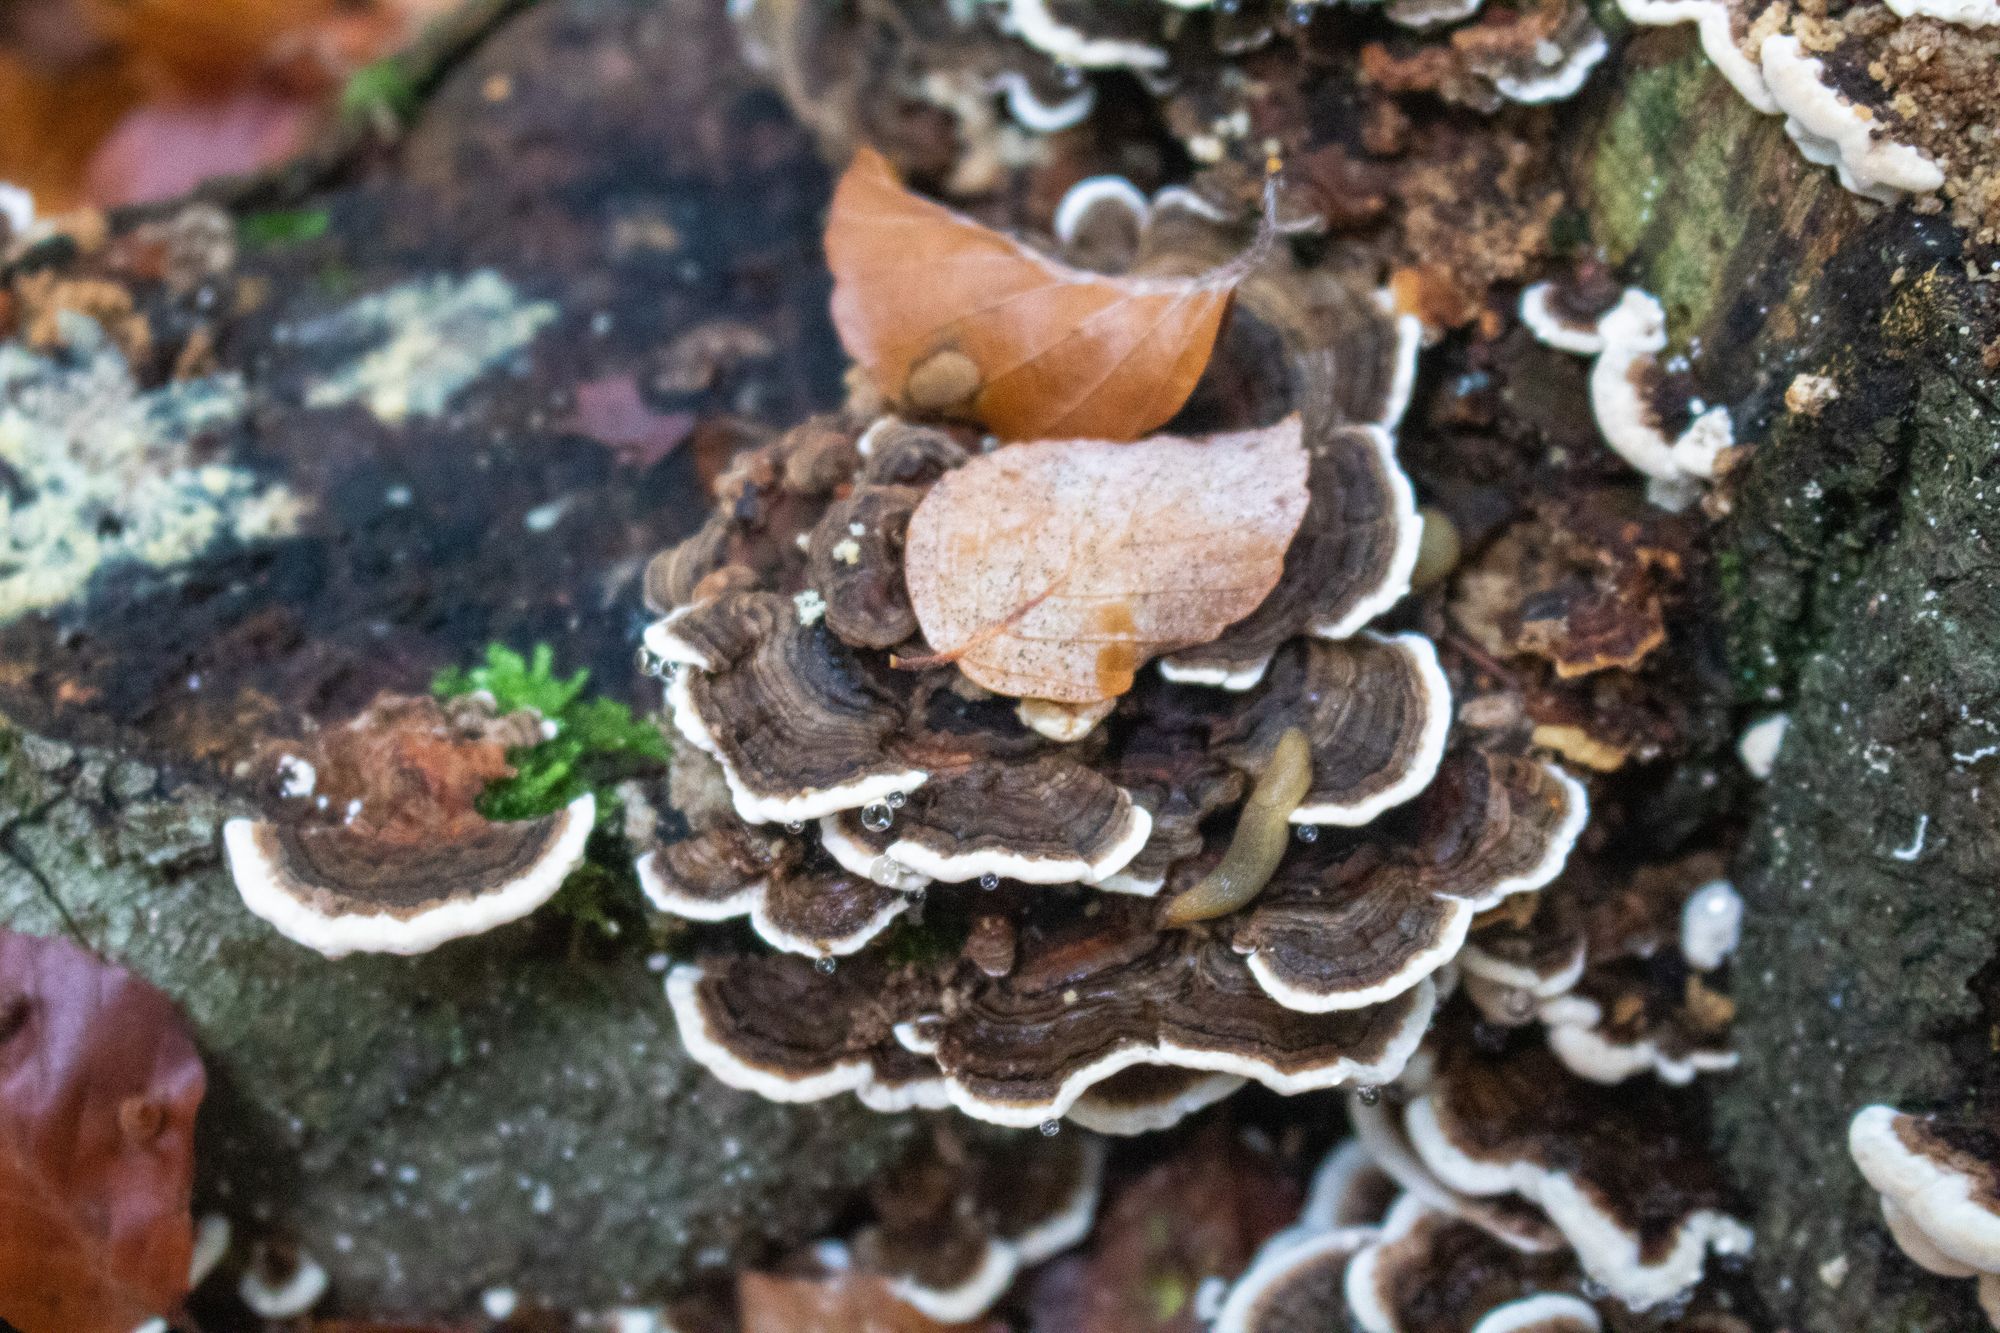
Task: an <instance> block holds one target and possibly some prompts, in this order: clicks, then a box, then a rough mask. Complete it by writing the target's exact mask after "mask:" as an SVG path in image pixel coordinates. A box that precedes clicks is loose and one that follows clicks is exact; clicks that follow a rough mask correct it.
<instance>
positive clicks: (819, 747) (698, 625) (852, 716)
mask: <svg viewBox="0 0 2000 1333" xmlns="http://www.w3.org/2000/svg"><path fill="white" fill-rule="evenodd" d="M811 605H812V603H811V600H810V599H809V598H808V597H807V596H806V594H803V593H802V594H800V595H799V597H797V598H789V597H781V596H778V595H777V594H774V593H767V592H750V591H745V592H729V593H724V594H722V595H721V596H719V597H716V598H714V599H713V600H711V601H708V602H703V603H700V604H698V605H696V606H692V607H690V608H688V609H687V611H686V612H685V613H684V614H683V615H681V616H680V617H679V618H678V619H676V620H675V622H674V625H673V642H672V643H671V644H669V653H668V655H667V659H666V660H667V661H669V662H670V663H673V664H674V666H675V670H674V676H673V679H672V681H671V683H670V684H669V685H668V687H667V700H668V703H669V705H670V706H671V707H672V709H673V715H674V725H675V726H676V727H677V728H679V730H680V733H681V735H682V736H684V737H686V738H687V740H688V741H689V742H690V743H691V744H693V745H694V746H696V747H697V748H699V749H702V750H705V751H707V752H708V753H710V754H712V755H714V756H715V757H716V758H717V759H718V760H720V761H721V763H722V771H723V775H724V776H725V778H726V779H727V780H728V782H729V790H730V793H731V795H732V796H734V798H735V801H736V811H737V813H738V814H739V815H741V816H742V817H743V819H745V820H746V821H748V822H750V823H753V824H764V823H771V822H781V823H796V822H799V821H802V820H807V819H817V818H818V817H819V816H821V815H828V814H833V813H834V812H836V811H839V810H851V809H856V808H859V807H861V806H866V805H871V804H873V803H875V802H877V801H882V800H885V799H886V798H888V797H889V796H891V795H895V794H900V793H905V792H909V791H913V790H915V789H916V788H917V787H919V786H921V785H923V783H924V781H925V780H926V779H927V778H928V777H929V776H930V774H929V773H928V772H926V771H925V770H923V769H921V768H916V767H913V766H912V765H911V764H910V763H909V762H908V761H906V760H902V759H900V758H898V757H897V756H895V755H894V754H891V753H889V751H888V747H887V742H888V741H889V740H890V738H891V737H893V736H894V735H895V734H896V731H897V729H898V727H899V725H900V724H901V721H902V710H901V709H900V708H899V707H898V706H897V704H896V702H895V699H894V698H893V696H892V695H891V694H890V692H889V689H890V687H889V686H888V684H887V683H886V682H880V683H878V682H877V681H876V680H875V679H873V678H872V677H871V676H870V674H869V673H868V672H867V670H866V668H865V667H864V665H863V664H862V663H861V662H860V661H859V660H858V659H857V658H855V657H854V655H853V653H852V651H851V650H850V649H849V648H848V647H847V646H846V645H845V644H843V643H841V642H840V640H839V639H838V638H836V637H835V636H834V635H833V633H831V632H830V631H829V630H828V629H827V628H825V627H823V626H821V625H819V624H818V623H817V622H818V615H817V614H815V613H814V612H813V611H812V610H811V609H810V607H811ZM820 607H821V610H822V611H823V609H824V603H823V602H822V603H820ZM697 657H698V658H699V659H700V660H699V661H697V660H696V658H697ZM703 663H706V665H703ZM743 718H756V719H758V724H757V725H756V726H755V727H745V726H741V725H738V720H739V719H743Z"/></svg>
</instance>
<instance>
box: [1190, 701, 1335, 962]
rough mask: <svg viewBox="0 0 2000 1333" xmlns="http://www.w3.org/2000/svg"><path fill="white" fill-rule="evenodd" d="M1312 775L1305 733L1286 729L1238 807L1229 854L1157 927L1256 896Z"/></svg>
mask: <svg viewBox="0 0 2000 1333" xmlns="http://www.w3.org/2000/svg"><path fill="white" fill-rule="evenodd" d="M1312 775H1313V766H1312V747H1311V746H1310V745H1308V744H1306V734H1305V732H1303V731H1301V730H1300V729H1299V728H1297V727H1289V728H1287V729H1286V731H1285V734H1284V735H1282V736H1280V737H1278V744H1277V746H1276V748H1274V749H1273V750H1272V751H1271V762H1270V763H1269V764H1267V765H1265V767H1264V771H1263V773H1262V774H1260V775H1259V776H1258V778H1257V785H1256V786H1255V787H1253V788H1252V789H1251V791H1250V799H1249V800H1247V801H1245V802H1244V803H1243V813H1242V814H1241V815H1239V816H1237V819H1236V834H1235V836H1234V837H1232V838H1230V840H1229V850H1228V851H1226V852H1224V853H1223V854H1222V860H1220V861H1219V862H1217V863H1216V866H1215V869H1213V870H1211V871H1209V872H1208V874H1206V875H1204V876H1203V877H1202V880H1201V882H1200V883H1199V884H1196V885H1195V886H1194V887H1193V888H1190V889H1187V890H1184V891H1183V892H1181V893H1179V894H1177V895H1175V897H1174V899H1173V901H1172V902H1170V903H1168V904H1167V910H1166V914H1165V915H1164V917H1162V919H1161V924H1163V925H1166V926H1169V927H1171V926H1185V925H1189V924H1191V923H1193V922H1196V921H1208V920H1211V919H1213V918H1215V917H1218V916H1227V915H1228V914H1229V913H1231V912H1233V911H1235V910H1236V909H1237V908H1239V907H1241V906H1243V905H1244V904H1245V903H1247V902H1249V901H1250V900H1251V899H1252V898H1255V897H1256V896H1257V895H1258V894H1259V893H1262V892H1263V891H1264V886H1265V885H1266V884H1268V883H1270V882H1271V876H1272V874H1273V873H1275V872H1276V870H1277V869H1278V862H1279V861H1281V860H1283V859H1284V855H1285V848H1286V846H1287V845H1289V844H1290V842H1291V838H1292V826H1291V818H1292V811H1294V810H1296V809H1298V808H1299V802H1301V801H1303V800H1304V799H1305V798H1306V793H1307V792H1308V791H1310V790H1311V789H1312Z"/></svg>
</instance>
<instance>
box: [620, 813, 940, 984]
mask: <svg viewBox="0 0 2000 1333" xmlns="http://www.w3.org/2000/svg"><path fill="white" fill-rule="evenodd" d="M836 860H837V858H833V857H830V856H828V855H826V854H825V853H823V852H821V851H820V849H818V848H816V847H812V846H810V845H808V844H806V843H803V842H800V841H798V840H796V839H788V838H779V837H774V836H772V835H770V834H767V833H764V832H762V831H760V830H759V829H757V828H755V827H753V826H750V825H746V824H740V823H733V824H725V825H723V826H721V827H719V828H714V829H710V830H708V831H707V832H704V833H701V834H698V835H696V836H695V837H692V838H688V839H686V840H684V841H681V842H677V843H674V844H672V845H670V846H667V847H663V848H660V849H658V850H656V851H651V852H647V853H646V854H645V855H643V856H641V857H640V858H639V863H638V866H637V870H638V875H639V887H640V888H641V889H642V890H644V892H645V894H646V898H647V901H649V902H651V903H652V904H653V906H654V907H657V908H658V909H659V910H661V911H662V912H671V913H672V914H674V915H675V916H679V917H684V918H686V919H687V920H689V921H726V920H729V919H730V918H732V917H748V918H749V919H750V923H751V926H752V927H753V928H754V929H755V930H756V932H757V933H758V934H759V935H760V936H762V937H763V938H764V939H765V940H766V941H767V942H769V943H770V944H771V945H773V946H774V947H776V948H780V949H785V950H787V951H789V952H791V953H799V954H805V955H808V956H810V957H815V958H831V957H836V956H839V955H842V954H850V953H853V952H854V951H855V950H856V949H859V948H861V947H862V946H863V945H864V944H866V943H868V941H869V940H871V939H873V938H875V936H876V935H878V934H880V933H881V932H882V931H883V930H884V929H885V928H886V927H887V926H888V925H889V923H890V922H891V921H893V920H894V919H895V918H896V917H897V915H899V914H900V913H901V912H902V911H903V910H904V909H905V908H907V907H908V906H909V905H910V900H909V898H908V897H907V896H906V895H905V893H903V892H898V891H897V886H894V885H891V886H889V887H883V886H882V885H880V884H878V883H876V882H874V881H872V880H870V879H868V878H866V877H865V876H862V875H860V874H858V873H856V872H852V871H844V868H843V867H842V866H840V865H837V864H835V863H834V862H835V861H836ZM914 887H921V886H920V885H919V886H914Z"/></svg>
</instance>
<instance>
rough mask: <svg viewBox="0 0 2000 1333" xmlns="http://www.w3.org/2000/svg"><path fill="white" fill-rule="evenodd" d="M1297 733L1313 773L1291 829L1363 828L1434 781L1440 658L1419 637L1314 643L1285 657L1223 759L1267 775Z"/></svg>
mask: <svg viewBox="0 0 2000 1333" xmlns="http://www.w3.org/2000/svg"><path fill="white" fill-rule="evenodd" d="M1292 726H1298V727H1300V728H1302V729H1303V730H1304V732H1305V735H1306V739H1307V742H1308V744H1309V745H1310V746H1311V749H1312V763H1313V774H1312V785H1311V786H1310V787H1309V788H1308V789H1307V791H1306V794H1305V799H1304V800H1302V801H1300V802H1299V804H1298V806H1297V807H1296V808H1295V809H1294V810H1293V811H1292V813H1291V815H1290V819H1291V822H1292V823H1294V824H1334V825H1339V826H1343V827H1351V826H1354V825H1358V824H1366V823H1368V822H1369V821H1370V820H1372V819H1374V818H1375V817H1376V816H1377V815H1379V814H1381V813H1382V812H1383V811H1384V810H1387V809H1390V808H1391V807H1393V806H1396V805H1399V804H1401V803H1402V802H1404V801H1407V800H1409V799H1411V798H1412V797H1414V796H1416V795H1417V793H1419V792H1421V791H1422V790H1423V789H1424V787H1425V786H1426V785H1427V784H1428V783H1429V782H1430V780H1431V778H1432V777H1433V776H1434V775H1435V774H1436V772H1437V768H1438V763H1439V761H1440V760H1441V759H1442V758H1443V757H1444V743H1445V735H1446V733H1447V732H1448V731H1449V729H1450V727H1451V688H1450V686H1449V685H1448V684H1447V683H1446V681H1445V677H1444V671H1443V670H1442V669H1441V668H1440V667H1439V666H1438V660H1437V651H1436V650H1435V649H1434V648H1432V647H1431V645H1430V642H1429V640H1427V639H1424V638H1422V637H1420V636H1418V635H1415V634H1400V635H1397V636H1395V637H1394V638H1378V637H1376V636H1373V635H1364V636H1362V637H1359V638H1355V639H1350V640H1347V641H1344V642H1339V643H1327V642H1320V641H1314V640H1307V641H1304V642H1300V643H1297V644H1293V645H1290V646H1288V647H1287V648H1286V649H1285V651H1284V653H1283V655H1282V656H1281V657H1280V658H1279V659H1278V661H1277V663H1276V667H1275V670H1274V672H1273V674H1272V677H1271V679H1270V682H1269V684H1268V686H1267V688H1265V689H1264V690H1262V691H1260V692H1259V694H1258V696H1257V698H1256V700H1255V701H1254V702H1253V703H1252V704H1251V705H1250V706H1249V707H1248V708H1247V709H1245V710H1244V711H1243V712H1242V713H1241V714H1240V715H1239V716H1238V718H1237V719H1236V722H1235V726H1234V729H1233V735H1232V737H1231V738H1229V739H1227V740H1225V742H1224V744H1223V745H1222V746H1221V747H1220V753H1221V754H1222V755H1223V757H1224V758H1227V759H1230V760H1231V761H1233V762H1240V763H1244V764H1247V765H1249V766H1251V767H1253V768H1261V767H1262V765H1263V763H1264V762H1265V761H1266V760H1267V759H1268V758H1269V756H1270V753H1271V749H1272V747H1273V746H1274V745H1275V744H1276V743H1277V739H1278V736H1279V735H1280V734H1281V733H1282V732H1283V731H1284V730H1285V729H1286V728H1288V727H1292Z"/></svg>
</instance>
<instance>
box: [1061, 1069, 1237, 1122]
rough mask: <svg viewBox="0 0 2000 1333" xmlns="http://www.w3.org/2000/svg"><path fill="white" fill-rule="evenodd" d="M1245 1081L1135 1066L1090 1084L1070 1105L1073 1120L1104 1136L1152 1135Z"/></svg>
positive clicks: (1201, 1073)
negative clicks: (1073, 1103)
mask: <svg viewBox="0 0 2000 1333" xmlns="http://www.w3.org/2000/svg"><path fill="white" fill-rule="evenodd" d="M1243 1084H1244V1080H1243V1079H1242V1078H1241V1077H1240V1076H1238V1075H1235V1074H1212V1073H1206V1072H1204V1071H1202V1070H1198V1069H1174V1068H1171V1067H1169V1066H1166V1065H1134V1066H1132V1067H1131V1068H1130V1069H1123V1070H1120V1071H1119V1072H1118V1073H1116V1074H1113V1075H1112V1076H1111V1077H1110V1078H1107V1079H1105V1080H1104V1081H1103V1082H1102V1083H1098V1084H1094V1085H1093V1086H1092V1087H1091V1088H1089V1089H1088V1090H1087V1091H1086V1092H1085V1093H1084V1094H1083V1095H1082V1096H1081V1097H1079V1098H1077V1100H1076V1104H1075V1105H1074V1106H1072V1107H1070V1108H1069V1118H1070V1119H1071V1120H1073V1121H1075V1122H1076V1123H1077V1124H1079V1125H1082V1126H1083V1127H1084V1128H1085V1129H1090V1130H1095V1131H1097V1132H1098V1133H1100V1134H1117V1135H1133V1134H1150V1133H1152V1132H1153V1131H1154V1130H1159V1129H1170V1128H1172V1127H1173V1126H1175V1125H1178V1124H1179V1123H1180V1122H1181V1121H1183V1120H1185V1119H1187V1118H1188V1117H1189V1116H1191V1115H1193V1114H1194V1113H1195V1112H1197V1111H1199V1110H1202V1109H1203V1108H1205V1107H1209V1106H1213V1105H1214V1104H1215V1103H1217V1102H1219V1101H1221V1100H1222V1099H1223V1098H1225V1097H1227V1096H1229V1095H1230V1094H1231V1093H1233V1092H1235V1091H1236V1090H1237V1089H1238V1088H1240V1087H1242V1086H1243Z"/></svg>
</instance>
